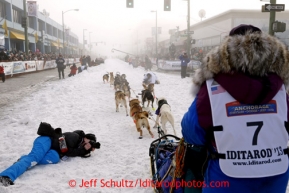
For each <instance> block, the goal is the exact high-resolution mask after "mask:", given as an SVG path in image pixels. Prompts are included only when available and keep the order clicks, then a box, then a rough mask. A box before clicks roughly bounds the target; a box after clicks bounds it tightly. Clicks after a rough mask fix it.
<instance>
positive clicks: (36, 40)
mask: <svg viewBox="0 0 289 193" xmlns="http://www.w3.org/2000/svg"><path fill="white" fill-rule="evenodd" d="M34 37H35V43H37V42H38V35H37V32H35V34H34Z"/></svg>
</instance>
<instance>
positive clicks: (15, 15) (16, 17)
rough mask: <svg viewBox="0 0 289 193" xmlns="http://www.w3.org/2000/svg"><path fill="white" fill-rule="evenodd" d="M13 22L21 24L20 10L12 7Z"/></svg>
mask: <svg viewBox="0 0 289 193" xmlns="http://www.w3.org/2000/svg"><path fill="white" fill-rule="evenodd" d="M13 22H15V23H19V24H21V12H20V11H18V10H16V9H14V8H13Z"/></svg>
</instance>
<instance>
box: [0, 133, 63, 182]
mask: <svg viewBox="0 0 289 193" xmlns="http://www.w3.org/2000/svg"><path fill="white" fill-rule="evenodd" d="M50 148H51V139H50V137H47V136H39V137H37V138H36V139H35V141H34V143H33V147H32V150H31V152H30V153H29V154H28V155H24V156H22V157H21V158H20V159H19V160H18V161H17V162H15V163H14V164H13V165H12V166H10V167H9V168H7V169H6V170H4V171H3V172H1V173H0V176H8V177H9V178H10V179H11V180H12V181H13V182H14V180H16V179H17V178H18V177H19V176H20V175H21V174H23V173H24V172H25V171H26V170H28V169H30V168H32V167H33V166H35V165H37V164H38V165H44V164H56V163H58V162H59V160H60V158H59V154H58V153H57V151H55V150H53V149H50Z"/></svg>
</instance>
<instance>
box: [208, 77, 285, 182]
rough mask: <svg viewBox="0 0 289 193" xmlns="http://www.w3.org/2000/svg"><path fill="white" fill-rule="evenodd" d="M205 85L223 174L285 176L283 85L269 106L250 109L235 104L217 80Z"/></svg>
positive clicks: (242, 176) (251, 107)
mask: <svg viewBox="0 0 289 193" xmlns="http://www.w3.org/2000/svg"><path fill="white" fill-rule="evenodd" d="M206 83H207V89H208V94H209V99H210V104H211V110H212V119H213V126H214V137H215V141H216V147H217V151H218V157H219V164H220V168H221V170H222V172H223V173H225V174H226V175H228V176H230V177H236V178H257V177H268V176H273V175H278V174H283V173H284V172H286V171H287V169H288V155H287V154H286V153H287V142H288V133H287V132H286V128H285V124H286V123H287V122H286V121H287V104H286V91H285V87H284V85H283V86H282V87H281V89H280V90H279V92H278V93H277V94H276V96H275V97H274V98H273V99H272V100H271V101H270V102H268V103H267V104H262V105H247V104H240V103H239V102H238V101H236V100H235V99H234V98H233V97H232V96H231V95H230V94H229V93H228V92H227V91H226V90H225V89H224V88H222V86H221V85H219V84H218V83H217V82H216V81H215V80H213V79H210V80H207V81H206Z"/></svg>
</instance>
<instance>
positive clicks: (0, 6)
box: [0, 2, 6, 18]
mask: <svg viewBox="0 0 289 193" xmlns="http://www.w3.org/2000/svg"><path fill="white" fill-rule="evenodd" d="M0 17H3V18H6V9H5V3H4V2H0Z"/></svg>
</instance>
